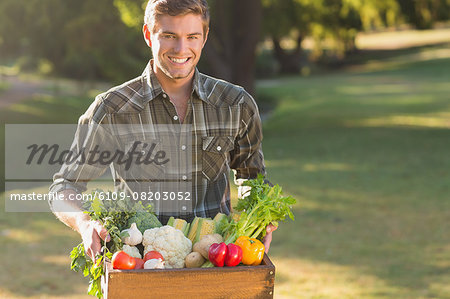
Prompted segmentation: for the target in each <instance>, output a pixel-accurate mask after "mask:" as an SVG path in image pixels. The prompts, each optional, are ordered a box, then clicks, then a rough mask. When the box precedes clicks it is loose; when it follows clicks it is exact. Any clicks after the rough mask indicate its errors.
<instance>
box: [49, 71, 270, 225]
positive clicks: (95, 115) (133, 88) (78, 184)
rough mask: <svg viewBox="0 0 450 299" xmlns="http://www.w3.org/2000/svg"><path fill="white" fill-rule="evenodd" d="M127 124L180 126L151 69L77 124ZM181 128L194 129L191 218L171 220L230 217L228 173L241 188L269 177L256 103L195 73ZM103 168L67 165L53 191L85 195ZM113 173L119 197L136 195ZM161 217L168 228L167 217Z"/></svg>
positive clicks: (100, 99)
mask: <svg viewBox="0 0 450 299" xmlns="http://www.w3.org/2000/svg"><path fill="white" fill-rule="evenodd" d="M124 123H126V124H136V125H162V124H168V125H181V124H180V120H179V119H178V115H177V112H176V109H175V106H174V105H173V104H172V102H171V101H170V99H169V97H168V95H167V94H166V93H165V92H164V90H163V89H162V87H161V85H160V84H159V82H158V80H157V78H156V75H155V74H154V72H153V70H152V67H151V64H150V63H149V64H148V65H147V67H146V68H145V70H144V72H143V74H142V75H141V76H139V77H137V78H135V79H133V80H131V81H129V82H126V83H124V84H122V85H120V86H117V87H114V88H112V89H110V90H109V91H107V92H105V93H102V94H100V95H98V96H97V97H96V99H95V101H94V102H93V103H92V104H91V106H90V107H89V108H88V110H87V111H86V112H85V113H84V114H83V115H82V116H81V117H80V119H79V124H102V125H114V124H124ZM183 124H188V125H191V129H192V174H191V175H190V179H191V180H192V212H190V213H183V212H179V213H173V216H176V217H180V218H184V219H186V220H188V221H191V220H192V218H193V217H194V216H198V217H214V216H215V214H216V213H218V212H222V213H226V214H229V212H230V210H231V207H230V182H229V173H230V169H233V170H234V172H235V179H236V180H235V181H236V183H237V184H238V185H240V183H242V181H243V180H245V179H252V178H255V177H256V176H257V174H258V173H262V174H265V167H264V158H263V153H262V149H261V141H262V130H261V120H260V116H259V112H258V107H257V105H256V103H255V101H254V99H253V98H252V97H251V96H250V95H249V94H248V93H247V92H246V91H245V90H244V89H243V88H242V87H239V86H236V85H233V84H231V83H228V82H226V81H223V80H218V79H215V78H212V77H209V76H207V75H204V74H202V73H200V72H199V71H198V70H197V69H196V70H195V75H194V81H193V90H192V94H191V97H190V99H189V102H188V108H187V112H186V116H185V119H184V122H183ZM87 134H89V133H87ZM89 137H90V136H89V135H86V136H84V137H83V138H80V136H78V141H77V136H76V137H75V141H74V145H73V146H75V147H76V146H80V144H78V145H77V142H78V143H82V142H83V140H86V139H89ZM105 143H106V144H107V142H106V141H105ZM105 168H107V166H104V167H98V166H92V165H84V166H83V167H77V166H73V165H63V166H62V168H61V170H60V171H59V172H58V173H56V174H55V175H54V178H53V180H54V182H53V184H52V186H51V187H50V191H52V192H58V191H61V190H64V189H74V190H76V191H77V192H80V193H81V192H84V191H86V190H87V188H86V185H87V181H89V180H90V179H95V178H97V177H99V176H101V175H102V174H103V172H104V171H105ZM111 170H112V173H113V177H114V181H115V185H116V191H121V190H125V189H127V190H129V189H128V188H127V187H129V188H131V189H132V190H134V189H136V185H133V184H132V183H133V182H131V181H130V180H129V178H126V179H124V178H121V173H120V171H118V169H117V165H112V167H111ZM78 178H83V179H82V180H80V179H78ZM127 185H128V186H127ZM130 186H133V187H130ZM159 216H160V219H161V221H162V222H163V223H165V221H166V220H167V217H168V215H164V216H163V215H159Z"/></svg>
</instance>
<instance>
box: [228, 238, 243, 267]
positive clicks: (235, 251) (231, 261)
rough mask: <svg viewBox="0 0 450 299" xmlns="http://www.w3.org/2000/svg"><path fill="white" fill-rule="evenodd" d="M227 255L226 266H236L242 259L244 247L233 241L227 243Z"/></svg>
mask: <svg viewBox="0 0 450 299" xmlns="http://www.w3.org/2000/svg"><path fill="white" fill-rule="evenodd" d="M227 249H228V250H227V251H228V252H227V256H226V257H225V266H227V267H234V266H237V265H239V263H240V262H241V260H242V249H241V247H239V246H238V245H235V244H233V243H231V244H228V245H227Z"/></svg>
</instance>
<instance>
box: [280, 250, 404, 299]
mask: <svg viewBox="0 0 450 299" xmlns="http://www.w3.org/2000/svg"><path fill="white" fill-rule="evenodd" d="M299 255H300V256H301V251H300V252H299ZM272 261H273V262H274V263H275V264H276V265H277V272H276V281H275V285H276V287H275V298H363V297H365V296H366V295H368V294H370V293H371V292H374V291H375V290H376V289H377V288H382V289H385V290H386V289H390V291H391V292H393V293H397V294H398V293H399V292H401V289H399V288H394V287H391V286H387V285H386V283H385V282H384V281H383V280H382V279H380V278H378V277H376V276H373V275H369V274H365V273H362V272H360V271H358V270H357V269H355V267H349V266H342V265H336V264H333V263H326V262H319V261H311V260H308V259H302V258H301V257H300V258H297V259H288V258H281V257H276V258H272Z"/></svg>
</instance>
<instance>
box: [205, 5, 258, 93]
mask: <svg viewBox="0 0 450 299" xmlns="http://www.w3.org/2000/svg"><path fill="white" fill-rule="evenodd" d="M261 22H262V5H261V1H260V0H246V1H239V0H232V1H230V0H217V1H213V2H211V25H210V33H209V40H208V42H207V43H206V46H205V58H206V60H207V62H208V64H209V68H210V73H211V75H212V76H215V77H219V78H221V79H225V80H227V81H230V82H232V83H234V84H238V85H241V86H242V87H244V88H245V89H246V90H247V91H248V92H249V93H250V94H254V68H255V51H256V45H257V43H258V40H259V34H260V30H261Z"/></svg>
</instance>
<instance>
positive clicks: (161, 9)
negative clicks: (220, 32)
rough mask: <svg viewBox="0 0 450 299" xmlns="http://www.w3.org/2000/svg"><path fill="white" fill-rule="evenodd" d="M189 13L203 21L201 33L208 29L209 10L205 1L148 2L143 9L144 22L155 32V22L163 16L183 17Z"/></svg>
mask: <svg viewBox="0 0 450 299" xmlns="http://www.w3.org/2000/svg"><path fill="white" fill-rule="evenodd" d="M189 13H192V14H196V15H200V16H201V17H202V19H203V33H206V31H207V29H208V27H209V9H208V3H207V2H206V0H150V1H148V3H147V7H146V8H145V16H144V22H145V24H147V26H148V27H149V29H150V30H151V31H152V32H155V25H156V20H157V19H158V17H160V16H163V15H169V16H180V15H181V16H183V15H187V14H189Z"/></svg>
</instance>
